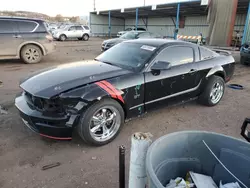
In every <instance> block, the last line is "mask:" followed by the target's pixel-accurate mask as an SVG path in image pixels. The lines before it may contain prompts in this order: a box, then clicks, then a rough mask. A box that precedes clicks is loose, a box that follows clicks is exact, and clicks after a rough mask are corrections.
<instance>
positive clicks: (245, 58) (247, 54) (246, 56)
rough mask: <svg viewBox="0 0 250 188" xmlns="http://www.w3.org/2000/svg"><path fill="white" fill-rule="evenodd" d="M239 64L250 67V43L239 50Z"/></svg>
mask: <svg viewBox="0 0 250 188" xmlns="http://www.w3.org/2000/svg"><path fill="white" fill-rule="evenodd" d="M240 63H241V64H243V65H250V43H249V42H248V43H245V44H243V45H242V46H241V49H240Z"/></svg>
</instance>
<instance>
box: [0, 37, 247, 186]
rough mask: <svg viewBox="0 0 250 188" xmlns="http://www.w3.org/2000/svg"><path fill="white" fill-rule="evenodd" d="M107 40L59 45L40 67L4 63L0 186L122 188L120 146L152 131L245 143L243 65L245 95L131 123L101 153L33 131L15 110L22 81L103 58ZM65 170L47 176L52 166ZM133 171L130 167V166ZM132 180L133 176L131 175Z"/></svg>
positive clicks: (232, 93)
mask: <svg viewBox="0 0 250 188" xmlns="http://www.w3.org/2000/svg"><path fill="white" fill-rule="evenodd" d="M100 45H101V40H99V39H91V40H90V41H88V42H83V41H67V42H63V43H62V42H58V43H57V47H58V48H57V51H56V52H55V53H53V54H51V55H49V56H47V57H45V58H44V60H43V61H42V62H41V63H40V64H36V65H26V64H23V63H22V62H20V61H19V60H8V61H0V81H2V82H3V85H1V86H0V105H2V106H4V107H5V108H6V109H7V112H8V114H0V140H1V142H0V187H3V188H9V187H10V188H14V187H18V188H19V187H20V188H39V187H40V188H42V187H43V188H53V187H54V188H72V187H74V188H77V187H84V188H102V187H103V188H106V187H109V188H116V187H118V146H119V145H125V146H126V148H127V154H126V164H128V161H129V149H130V136H131V135H132V133H134V132H136V131H143V132H151V133H152V134H153V135H154V139H156V138H158V137H160V136H163V135H165V134H168V133H171V132H175V131H181V130H194V129H195V130H206V131H213V132H217V133H223V134H227V135H231V136H234V137H239V138H240V126H241V124H242V122H243V119H244V118H245V117H249V115H250V102H249V99H250V76H249V74H250V67H244V66H242V65H239V64H237V66H236V71H235V76H234V78H233V79H232V81H231V83H238V84H242V85H244V86H245V89H244V90H241V91H239V90H232V89H229V88H226V92H225V95H224V97H223V99H222V101H221V102H220V104H219V105H217V106H215V107H204V106H201V105H199V104H197V103H196V102H195V101H193V102H190V103H186V104H183V105H179V106H173V107H169V108H163V109H160V110H156V111H154V112H151V113H148V114H146V115H144V116H143V117H140V118H138V119H134V120H132V121H129V122H128V123H126V124H125V126H124V128H123V130H122V131H121V133H120V135H119V136H118V137H117V139H115V140H114V141H113V142H112V143H110V144H108V145H106V146H103V147H99V148H95V147H89V146H87V145H85V144H84V143H83V142H82V140H81V139H80V137H79V136H78V135H77V134H76V133H75V134H74V139H73V140H72V141H71V142H68V141H53V140H49V139H44V138H41V137H40V136H38V135H37V134H35V133H33V132H31V131H30V130H28V129H27V128H26V127H25V126H24V125H23V123H22V122H21V119H20V118H19V115H18V114H17V110H16V109H15V107H14V98H15V95H16V93H17V92H18V91H19V90H20V89H19V87H18V82H19V80H20V79H21V78H22V77H25V76H27V75H28V74H30V73H32V72H34V71H36V70H39V69H42V68H46V67H49V66H55V65H58V64H62V63H66V62H72V61H79V60H85V59H92V58H94V57H96V56H97V55H98V54H100ZM54 162H60V163H61V165H60V166H58V167H55V168H52V169H49V170H46V171H42V170H41V167H42V166H44V165H47V164H50V163H54ZM126 167H127V170H128V165H126ZM127 176H128V174H127Z"/></svg>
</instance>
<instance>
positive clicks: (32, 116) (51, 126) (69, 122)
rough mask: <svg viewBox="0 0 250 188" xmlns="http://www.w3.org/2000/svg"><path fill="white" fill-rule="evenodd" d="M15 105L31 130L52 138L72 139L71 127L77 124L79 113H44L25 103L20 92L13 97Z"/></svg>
mask: <svg viewBox="0 0 250 188" xmlns="http://www.w3.org/2000/svg"><path fill="white" fill-rule="evenodd" d="M15 105H16V107H17V109H18V110H19V113H20V116H21V118H22V120H23V122H24V124H25V125H26V126H27V127H29V128H30V129H31V130H32V131H34V132H36V133H39V134H40V135H41V136H44V137H48V138H52V139H58V140H71V139H72V132H73V128H74V127H75V126H76V124H77V119H78V117H79V115H77V114H75V115H70V114H67V115H58V116H57V115H55V116H48V115H44V114H43V112H40V111H38V110H36V109H35V108H32V107H31V106H30V105H29V104H28V103H27V101H26V99H25V96H24V94H21V95H20V96H18V97H17V98H16V99H15Z"/></svg>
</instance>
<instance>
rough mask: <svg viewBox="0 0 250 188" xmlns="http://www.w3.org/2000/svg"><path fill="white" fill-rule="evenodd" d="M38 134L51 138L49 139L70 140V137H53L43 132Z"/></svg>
mask: <svg viewBox="0 0 250 188" xmlns="http://www.w3.org/2000/svg"><path fill="white" fill-rule="evenodd" d="M39 135H40V136H43V137H46V138H51V139H55V140H72V138H71V137H65V138H61V137H54V136H48V135H45V134H41V133H40V134H39Z"/></svg>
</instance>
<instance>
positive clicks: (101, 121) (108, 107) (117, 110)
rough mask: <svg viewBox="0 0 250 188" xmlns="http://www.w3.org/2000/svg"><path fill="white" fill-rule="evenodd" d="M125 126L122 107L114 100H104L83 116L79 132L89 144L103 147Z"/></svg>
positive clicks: (78, 128)
mask: <svg viewBox="0 0 250 188" xmlns="http://www.w3.org/2000/svg"><path fill="white" fill-rule="evenodd" d="M104 109H105V111H104ZM111 117H112V118H111ZM123 124H124V111H123V108H122V107H121V105H120V104H119V103H118V102H117V101H115V100H113V99H104V100H102V101H99V102H97V103H95V104H93V105H92V106H90V107H89V108H88V109H87V110H86V111H85V112H84V113H83V114H82V116H81V118H80V121H79V124H78V126H77V130H78V134H79V135H80V137H81V138H82V139H83V140H84V141H85V142H86V143H87V144H90V145H94V146H102V145H105V144H108V143H109V142H111V141H113V140H114V139H115V138H116V136H117V135H118V134H119V132H120V130H121V128H122V126H123Z"/></svg>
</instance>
